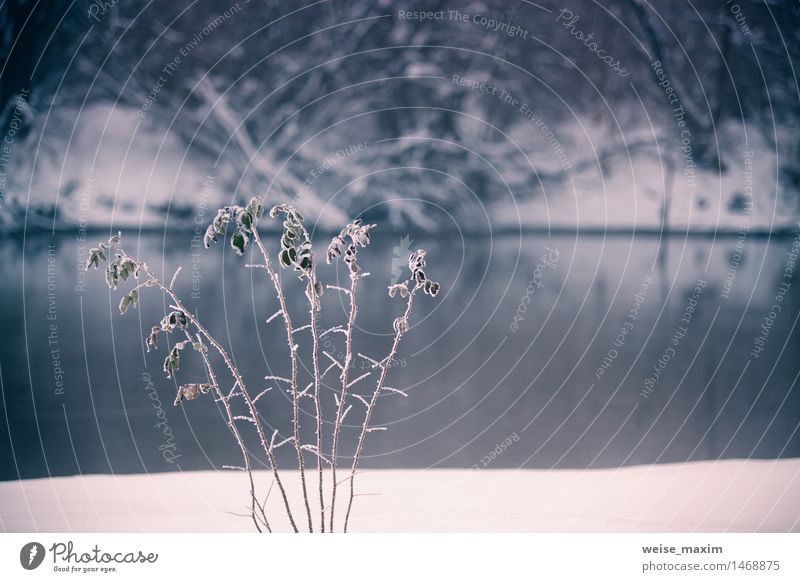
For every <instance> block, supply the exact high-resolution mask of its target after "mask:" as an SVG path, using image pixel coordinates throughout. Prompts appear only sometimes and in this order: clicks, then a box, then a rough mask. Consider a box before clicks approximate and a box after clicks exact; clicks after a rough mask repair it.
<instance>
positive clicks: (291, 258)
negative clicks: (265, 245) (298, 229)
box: [281, 247, 297, 267]
mask: <svg viewBox="0 0 800 582" xmlns="http://www.w3.org/2000/svg"><path fill="white" fill-rule="evenodd" d="M296 260H297V251H296V250H295V249H294V247H292V248H289V249H284V250H282V251H281V267H290V266H291V265H292V264H293V263H294V262H295V261H296Z"/></svg>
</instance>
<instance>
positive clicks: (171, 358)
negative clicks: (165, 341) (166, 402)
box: [164, 340, 191, 379]
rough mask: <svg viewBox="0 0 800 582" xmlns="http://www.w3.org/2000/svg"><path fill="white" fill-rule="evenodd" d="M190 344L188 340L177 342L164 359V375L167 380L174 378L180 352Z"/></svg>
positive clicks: (179, 361) (179, 360) (178, 364)
mask: <svg viewBox="0 0 800 582" xmlns="http://www.w3.org/2000/svg"><path fill="white" fill-rule="evenodd" d="M188 343H191V342H190V341H189V340H185V341H182V342H178V343H176V344H175V346H174V347H173V348H172V349H171V350H170V351H169V354H167V357H166V358H165V359H164V373H165V374H166V375H167V378H170V379H171V378H174V377H175V372H177V371H178V369H179V368H180V364H181V350H182V349H183V348H185V347H186V344H188Z"/></svg>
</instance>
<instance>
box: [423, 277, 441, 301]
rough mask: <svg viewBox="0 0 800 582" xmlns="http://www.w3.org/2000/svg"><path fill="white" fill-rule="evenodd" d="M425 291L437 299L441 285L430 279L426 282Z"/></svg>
mask: <svg viewBox="0 0 800 582" xmlns="http://www.w3.org/2000/svg"><path fill="white" fill-rule="evenodd" d="M423 290H424V291H425V293H427V294H428V295H430V296H431V297H436V295H437V294H438V293H439V283H436V282H435V281H431V280H430V279H428V280H427V281H425V287H424V289H423Z"/></svg>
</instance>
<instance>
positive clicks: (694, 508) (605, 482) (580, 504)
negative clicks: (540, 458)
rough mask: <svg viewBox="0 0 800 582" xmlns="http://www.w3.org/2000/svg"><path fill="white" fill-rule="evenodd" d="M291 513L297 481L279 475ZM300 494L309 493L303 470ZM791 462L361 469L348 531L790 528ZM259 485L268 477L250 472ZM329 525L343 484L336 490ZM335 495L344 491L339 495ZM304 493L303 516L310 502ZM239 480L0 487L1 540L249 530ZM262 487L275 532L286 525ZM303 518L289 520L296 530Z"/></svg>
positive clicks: (179, 478)
mask: <svg viewBox="0 0 800 582" xmlns="http://www.w3.org/2000/svg"><path fill="white" fill-rule="evenodd" d="M282 475H283V479H284V481H285V483H286V485H287V488H288V489H289V491H290V497H291V499H292V503H293V509H294V512H295V515H296V516H299V517H301V518H302V517H303V515H302V514H301V507H302V503H301V500H300V499H299V498H298V497H297V496H296V495H294V493H295V492H297V491H299V487H298V485H299V484H298V482H297V475H296V473H292V472H289V471H284V472H282ZM311 475H312V476H310V477H309V478H310V479H311V486H310V487H309V494H311V493H312V492H313V493H316V491H317V489H316V481H315V478H314V476H313V471H312V472H311ZM798 477H800V459H790V460H779V461H772V460H745V461H740V460H727V461H703V462H692V463H685V464H665V465H655V466H638V467H631V468H623V469H592V470H557V471H556V470H552V471H548V470H532V469H520V470H485V469H484V470H468V469H467V470H463V469H459V470H450V469H433V470H369V471H366V472H364V473H362V474H360V475H359V476H358V477H357V480H356V489H357V492H358V493H360V494H362V495H360V496H359V497H357V498H356V502H355V504H354V507H353V514H352V516H351V522H350V528H349V529H350V531H352V532H560V531H573V532H789V531H794V532H797V531H800V524H799V523H798V522H799V521H800V478H798ZM257 479H258V481H259V482H260V483H261V485H262V486H264V487H266V486H268V484H269V483H270V482H271V473H266V472H260V473H259V474H258V475H257ZM340 492H341V493H340V499H342V497H344V499H343V503H341V504H338V503H337V516H338V518H342V517H344V510H345V508H346V500H347V494H348V487H346V486H345V487H342V488H340ZM342 493H343V495H342ZM314 499H315V497H313V496H312V511H314V507H315V504H314V503H313V500H314ZM246 502H247V485H246V477H245V475H244V474H243V473H240V472H224V473H223V472H213V471H202V472H184V473H159V474H143V475H122V476H113V475H111V476H109V475H88V476H77V477H61V478H54V479H35V480H25V481H15V482H5V483H0V527H2V530H4V531H6V532H106V531H107V532H233V531H245V532H246V531H254V528H253V525H252V522H251V521H250V519H249V518H247V517H242V516H238V515H235V514H237V513H238V514H244V513H245V511H246V510H245V504H246ZM279 503H280V496H279V495H278V492H277V488H276V489H274V490H273V491H272V494H271V497H270V500H269V504H270V508H271V509H270V513H269V515H270V517H271V521H272V525H273V529H274V530H276V531H286V530H287V529H288V522H287V521H286V519H285V517H284V516H283V513H282V506H281V505H279ZM304 522H305V519H304V518H303V519H301V520H298V523H304Z"/></svg>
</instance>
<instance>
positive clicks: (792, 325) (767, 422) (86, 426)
mask: <svg viewBox="0 0 800 582" xmlns="http://www.w3.org/2000/svg"><path fill="white" fill-rule="evenodd" d="M97 238H100V237H97ZM189 238H190V237H189V235H176V236H175V237H172V238H170V239H169V240H168V241H166V242H165V241H164V239H163V238H162V237H161V236H159V235H147V236H144V237H142V238H139V239H136V238H133V237H132V238H130V239H129V240H128V243H129V249H130V250H132V251H134V250H135V251H136V252H138V254H139V255H140V256H142V257H143V258H145V259H146V260H147V261H148V262H149V264H150V265H151V266H152V267H153V268H155V269H156V270H158V271H166V272H168V273H170V274H171V273H172V271H173V270H174V268H175V267H176V266H177V265H179V264H183V265H184V271H183V274H182V275H181V277H180V278H179V280H178V284H177V288H178V290H179V292H180V294H181V295H182V296H184V297H186V299H187V304H189V305H191V306H192V307H194V308H196V309H197V312H198V314H199V317H200V318H201V319H202V320H203V321H204V322H205V323H206V325H207V327H208V328H209V329H210V330H212V332H213V333H214V334H215V335H216V336H217V337H218V338H219V340H220V341H221V342H222V343H223V344H224V345H225V346H227V347H229V348H230V350H231V353H232V354H233V356H234V358H235V360H236V363H237V365H238V366H239V367H240V369H241V370H243V372H244V374H245V377H246V378H247V379H248V380H249V384H250V387H251V389H252V390H253V391H257V390H258V389H260V387H264V386H265V385H266V384H265V383H264V381H263V380H259V378H261V377H263V376H264V375H265V374H267V373H270V372H268V370H270V371H271V372H272V373H275V374H285V373H287V358H286V354H287V347H286V344H285V341H284V336H283V331H282V328H281V325H280V322H279V321H274V322H272V323H271V324H266V323H265V322H264V320H265V318H266V317H267V316H268V315H270V314H272V313H273V312H274V311H275V309H276V300H275V297H274V293H273V292H272V291H271V288H270V287H269V285H268V284H267V282H266V280H265V279H264V278H263V272H262V271H253V272H251V271H250V270H247V269H243V268H241V264H242V263H243V262H244V261H243V260H242V259H239V258H236V257H235V256H233V254H232V253H231V252H230V250H229V248H221V247H218V248H215V249H212V250H211V251H202V252H200V253H197V254H196V256H193V252H192V249H191V248H190V243H189ZM794 242H795V240H794V239H793V238H791V237H785V238H773V239H768V238H752V237H751V238H750V239H748V240H746V241H745V243H744V251H743V253H741V257H739V254H738V253H737V249H736V245H737V239H736V238H722V239H716V240H714V239H711V238H708V237H690V238H688V239H687V238H684V237H672V238H669V239H667V240H659V238H658V237H655V236H639V237H635V238H634V237H632V236H631V235H615V236H611V237H602V236H576V235H574V234H562V235H552V236H547V235H544V234H542V235H530V236H524V237H519V236H503V237H495V238H491V237H472V238H469V239H467V240H462V239H461V237H459V236H457V235H442V236H441V237H437V238H430V239H423V238H418V239H417V240H415V241H414V243H413V246H414V247H419V246H422V247H425V248H427V249H428V251H429V267H428V272H429V275H430V276H431V277H432V278H435V279H438V280H440V281H441V282H442V288H443V291H442V294H441V295H440V297H438V298H437V299H435V300H432V299H430V298H429V297H420V299H419V301H418V303H417V307H418V309H417V311H416V312H415V313H414V315H413V316H412V319H413V323H414V327H413V329H412V330H411V332H410V333H409V334H408V335H407V336H406V338H405V339H404V341H403V343H402V344H401V348H400V354H399V355H400V359H399V360H398V362H397V366H396V367H395V368H394V369H393V370H392V371H391V372H390V376H389V382H388V383H389V384H390V385H391V386H395V387H401V388H404V389H407V390H408V392H409V395H410V396H409V398H402V397H399V396H396V395H394V396H386V397H383V398H382V399H381V401H380V408H379V410H378V412H377V418H376V422H377V423H379V424H381V425H383V426H387V427H388V430H387V431H385V432H375V433H372V434H371V435H370V441H369V443H368V446H367V451H366V453H367V458H366V459H365V464H366V465H368V466H372V467H427V466H440V467H469V466H473V465H475V464H478V465H479V466H481V465H483V466H489V467H492V468H495V467H497V468H499V467H520V466H525V467H545V468H550V467H557V468H563V467H588V466H591V467H608V466H621V465H629V464H639V463H654V462H674V461H685V460H700V459H718V458H731V457H739V458H741V457H758V458H778V457H791V456H798V455H800V436H798V433H797V428H798V421H800V395H799V394H798V390H797V389H796V380H797V376H798V372H800V357H798V356H799V355H800V349H799V348H800V335H798V330H797V327H796V323H797V317H798V313H799V312H798V308H799V307H800V303H799V302H798V299H799V298H800V283H798V281H797V276H796V270H795V269H793V265H792V263H791V259H792V254H791V251H792V245H793V243H794ZM400 243H401V237H400V235H399V234H397V235H396V234H383V235H377V236H376V238H375V241H374V244H373V246H372V247H371V248H370V249H368V252H364V253H362V255H363V256H364V261H365V263H366V265H365V268H366V270H368V271H370V272H371V276H370V277H368V278H367V279H365V280H364V283H363V285H362V289H361V296H362V298H363V300H362V301H361V302H360V303H361V307H360V311H359V319H358V322H359V326H360V332H359V334H358V335H357V337H356V340H355V341H356V351H360V352H365V353H367V354H369V355H371V356H373V357H383V355H385V353H386V352H387V350H388V347H389V342H390V337H389V335H388V334H389V332H390V331H391V323H392V319H393V318H394V317H395V316H396V314H398V312H399V310H400V303H399V301H398V300H395V302H391V301H390V300H389V299H388V298H386V296H385V289H386V286H387V285H388V284H389V283H390V282H392V260H393V249H394V247H395V246H397V245H399V244H400ZM51 245H52V246H51ZM548 248H549V249H551V250H548ZM165 249H166V250H165ZM659 249H661V251H662V252H659ZM542 257H544V259H545V260H543V259H542ZM0 258H2V263H0V273H1V274H2V277H0V301H2V305H3V308H2V311H0V329H2V344H0V366H1V367H0V375H1V377H2V402H1V403H0V404H1V405H2V412H0V479H16V478H34V477H42V476H46V475H48V474H50V475H70V474H76V473H110V472H113V473H135V472H143V471H170V470H178V469H180V470H192V469H208V468H213V467H220V466H221V465H223V464H225V463H232V464H237V463H238V459H237V450H236V447H235V443H234V441H233V440H232V438H231V436H230V435H229V433H228V431H227V429H226V427H225V425H224V422H223V420H222V415H221V410H220V409H219V408H218V406H217V405H216V404H215V403H214V402H213V400H212V399H211V398H208V397H204V398H202V399H198V400H195V401H192V402H188V403H185V404H184V405H182V406H179V407H173V406H172V400H173V398H174V394H175V389H176V387H175V384H174V383H173V381H171V380H167V379H165V378H164V376H163V374H162V373H161V363H162V359H163V357H164V355H165V352H164V349H163V345H162V348H161V349H160V350H159V351H158V352H156V353H151V354H145V353H144V350H143V344H142V337H143V335H145V330H147V329H149V326H150V325H152V323H154V322H156V321H157V320H158V319H160V318H161V316H162V315H163V313H164V309H165V308H166V305H165V303H164V301H163V299H162V297H161V296H160V295H159V294H158V293H157V292H155V291H152V290H150V291H149V292H147V290H145V294H144V297H143V299H142V305H141V308H140V309H138V310H136V311H133V312H131V313H129V314H128V315H126V316H125V317H124V318H120V317H119V315H118V314H116V305H117V303H118V302H119V298H120V295H119V293H113V294H110V293H109V291H108V289H107V288H106V286H105V284H104V282H103V276H102V273H100V272H95V273H90V274H89V276H88V277H87V280H86V282H85V285H84V286H83V288H80V285H81V277H82V275H81V273H80V272H79V268H78V263H79V262H82V260H83V259H82V257H81V256H80V252H79V249H78V248H77V243H76V240H75V237H74V236H68V235H61V236H57V237H54V238H53V237H50V236H49V235H42V236H36V237H30V236H29V237H28V238H27V239H26V240H25V241H24V243H23V241H22V240H17V239H5V240H3V242H2V247H0ZM396 262H397V263H398V264H400V263H402V261H399V260H398V261H396ZM537 264H538V265H539V268H538V270H537ZM787 266H788V269H787ZM48 267H49V270H48ZM193 270H194V271H196V272H197V274H200V275H201V278H200V279H199V281H198V282H197V284H196V290H195V293H196V298H195V299H192V297H191V295H192V293H193V289H192V284H193V283H192V271H193ZM323 276H325V277H328V278H329V280H330V281H331V282H335V281H336V278H337V273H336V272H335V271H334V270H333V269H329V270H326V271H324V273H323ZM287 281H288V284H289V288H290V290H291V292H290V298H291V299H290V301H291V303H292V307H293V308H294V314H295V320H296V322H297V325H302V324H303V323H304V317H305V312H304V305H303V302H304V297H303V295H302V292H301V291H300V290H299V288H298V287H297V286H296V284H295V282H294V280H293V278H292V277H291V276H289V275H288V274H287ZM339 281H340V283H343V280H342V279H341V278H340V279H339ZM531 281H532V282H533V284H531ZM726 281H727V284H726ZM643 283H645V284H646V289H643ZM782 284H783V286H782V287H781V285H782ZM726 285H727V287H726ZM76 286H77V287H78V288H77V289H76ZM526 289H529V290H532V292H526ZM726 289H729V292H726ZM642 291H644V296H642V295H641V294H640V295H639V298H638V299H639V300H638V301H637V299H636V298H635V297H636V295H637V293H641V292H642ZM526 294H527V296H526ZM777 297H779V298H780V300H778V299H776V298H777ZM637 303H638V304H639V305H638V306H637ZM773 304H775V305H778V306H779V308H780V311H779V312H778V311H776V310H774V309H772V308H771V306H772V305H773ZM520 305H522V306H523V307H522V308H520ZM522 310H524V312H523V311H522ZM687 311H689V312H690V313H689V315H690V317H688V318H687V317H686V316H685V314H686V313H687ZM770 311H773V315H772V316H770ZM324 312H325V313H326V316H325V318H326V323H327V324H332V323H334V322H336V321H338V318H340V317H342V315H343V314H344V305H343V304H342V302H341V298H340V297H338V296H337V294H336V293H334V292H328V293H327V294H326V295H325V308H324ZM515 314H516V316H517V317H516V322H515V323H514V320H515ZM634 317H635V319H634ZM682 320H683V321H682ZM626 322H627V324H626ZM623 331H624V332H627V333H624V332H623ZM340 337H341V336H337V338H336V340H335V341H336V342H337V343H336V344H335V345H331V346H328V347H327V348H326V349H328V350H329V351H333V352H335V353H339V352H340V350H341V347H340V343H339V342H340V341H341V340H340ZM759 338H761V339H759ZM754 341H758V342H759V343H758V344H754ZM162 343H163V342H162ZM306 345H307V344H306V343H305V342H303V343H302V344H301V348H300V349H301V351H303V350H305V349H306ZM754 346H758V347H759V348H761V351H760V352H758V353H754V352H753V349H754ZM614 350H615V351H614ZM604 359H605V366H606V368H605V370H604V373H603V374H602V375H597V371H598V368H601V367H602V366H603V364H604ZM183 360H184V361H183V365H182V369H181V372H180V374H179V380H180V381H181V382H190V381H202V380H203V376H202V374H201V368H200V367H199V365H198V362H197V361H196V358H194V357H193V353H192V352H191V351H188V352H186V353H185V357H184V358H183ZM659 360H660V361H661V362H662V363H661V364H659ZM667 360H668V361H667ZM654 366H655V367H657V368H660V369H659V370H657V371H655V370H654ZM357 368H359V369H358V370H356V371H355V372H354V373H356V374H359V373H360V368H361V365H360V364H359V365H357ZM301 375H302V379H303V384H305V382H307V381H308V372H307V370H304V371H302V374H301ZM648 377H649V378H650V382H649V383H647V382H648V380H647V379H648ZM331 378H332V377H331ZM656 378H657V379H656ZM226 381H227V379H226ZM370 387H371V385H370V384H369V383H368V382H367V381H365V382H364V383H362V384H360V385H359V386H358V388H359V391H360V392H366V391H368V389H369V388H370ZM156 395H157V397H158V400H154V398H156ZM645 395H646V397H645ZM324 398H325V400H324V405H325V407H326V409H327V412H328V414H329V415H330V410H331V409H332V407H333V397H332V392H331V390H329V389H326V391H325V395H324ZM264 404H265V406H264V408H262V413H263V414H265V416H266V418H267V419H268V421H269V422H270V423H272V424H273V425H274V426H275V427H276V428H278V429H279V430H280V431H281V433H282V434H285V433H286V432H287V431H288V430H289V422H288V420H289V408H288V406H287V400H286V398H285V397H284V396H283V395H281V394H280V393H278V392H273V393H271V394H270V395H269V397H268V398H266V399H265V400H264ZM311 404H312V403H311V401H310V400H308V401H307V402H305V403H304V406H305V411H304V419H305V421H306V427H307V429H308V431H307V432H306V433H305V434H306V439H307V440H308V442H311V440H312V439H313V432H312V425H311V423H310V422H308V421H310V420H311V417H310V416H308V413H309V412H310V411H311ZM159 406H160V409H161V410H160V411H159ZM358 416H359V415H358V408H357V406H356V407H354V412H353V414H352V416H351V417H350V418H349V421H350V423H352V424H355V423H357V422H358V420H359V419H358ZM159 423H160V426H158V424H159ZM326 428H328V431H327V432H330V431H329V427H326ZM165 429H166V430H167V434H166V435H165V434H164V430H165ZM251 436H252V435H251ZM356 436H357V431H356V430H355V429H353V428H349V429H347V430H346V431H345V434H344V436H343V448H344V450H352V446H353V444H354V440H355V438H356ZM503 441H505V445H504V446H500V447H498V446H497V445H498V443H501V442H503ZM251 444H255V443H254V441H251ZM253 450H254V451H255V450H256V449H255V448H254V449H253ZM280 451H281V452H282V456H281V462H283V463H286V464H288V465H292V464H293V463H292V454H293V451H292V450H290V447H284V448H283V449H281V450H280ZM493 451H499V453H498V452H495V453H493Z"/></svg>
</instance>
